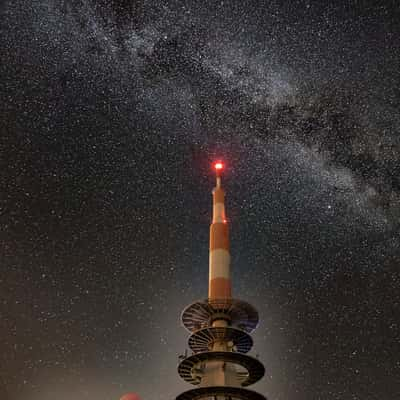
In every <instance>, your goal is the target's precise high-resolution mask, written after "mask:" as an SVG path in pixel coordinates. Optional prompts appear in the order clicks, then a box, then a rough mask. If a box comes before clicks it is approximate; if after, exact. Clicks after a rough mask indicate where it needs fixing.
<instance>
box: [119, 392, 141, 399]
mask: <svg viewBox="0 0 400 400" xmlns="http://www.w3.org/2000/svg"><path fill="white" fill-rule="evenodd" d="M119 400H141V399H140V396H139V395H138V394H136V393H126V394H124V395H123V396H122V397H121V398H120V399H119Z"/></svg>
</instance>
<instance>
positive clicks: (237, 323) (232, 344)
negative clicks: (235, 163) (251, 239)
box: [176, 161, 266, 400]
mask: <svg viewBox="0 0 400 400" xmlns="http://www.w3.org/2000/svg"><path fill="white" fill-rule="evenodd" d="M223 168H224V165H223V164H222V162H220V161H218V162H216V163H215V164H214V169H215V172H216V178H217V183H216V186H215V188H214V190H213V192H212V193H213V217H212V223H211V226H210V256H209V257H210V259H209V286H208V298H207V299H205V300H200V301H196V302H195V303H193V304H190V305H189V306H188V307H186V308H185V310H184V311H183V313H182V323H183V325H184V326H185V328H186V329H187V330H188V331H189V332H190V333H191V335H190V337H189V341H188V344H189V347H190V349H191V350H192V354H191V355H190V356H187V353H185V356H182V357H181V362H180V363H179V366H178V373H179V375H180V376H181V377H182V378H183V379H184V380H185V381H186V382H188V383H191V384H192V385H194V386H196V388H195V389H191V390H187V391H186V392H183V393H181V394H180V395H179V396H178V397H177V398H176V400H266V398H265V397H264V396H263V395H262V394H260V393H257V392H254V391H252V390H249V389H247V386H249V385H252V384H253V383H255V382H257V381H259V380H260V379H261V378H262V377H263V375H264V373H265V368H264V366H263V364H262V363H261V362H260V361H259V360H258V359H257V358H254V357H251V356H249V355H247V354H246V353H248V352H249V351H250V350H251V348H252V346H253V340H252V338H251V336H250V333H251V332H252V331H253V330H254V329H255V328H256V326H257V324H258V312H257V310H256V309H255V308H254V307H253V306H252V305H251V304H249V303H247V302H245V301H242V300H239V299H233V298H232V285H231V275H230V254H229V229H228V223H227V221H226V214H225V193H224V191H223V189H222V187H221V172H222V170H223Z"/></svg>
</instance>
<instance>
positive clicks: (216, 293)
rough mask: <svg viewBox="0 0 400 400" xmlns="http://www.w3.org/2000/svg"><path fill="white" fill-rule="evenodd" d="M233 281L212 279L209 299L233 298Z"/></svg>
mask: <svg viewBox="0 0 400 400" xmlns="http://www.w3.org/2000/svg"><path fill="white" fill-rule="evenodd" d="M231 295H232V294H231V280H230V279H226V278H214V279H211V281H210V285H209V292H208V297H209V298H210V299H225V298H230V297H231Z"/></svg>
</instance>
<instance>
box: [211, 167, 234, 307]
mask: <svg viewBox="0 0 400 400" xmlns="http://www.w3.org/2000/svg"><path fill="white" fill-rule="evenodd" d="M214 168H215V172H216V175H217V182H216V186H215V188H214V190H213V192H212V194H213V219H212V223H211V226H210V275H209V286H208V298H209V299H211V300H214V299H229V298H231V292H232V289H231V274H230V258H231V257H230V254H229V228H228V223H227V221H226V214H225V192H224V190H223V189H222V187H221V172H222V170H223V164H222V162H220V161H218V162H216V163H215V164H214Z"/></svg>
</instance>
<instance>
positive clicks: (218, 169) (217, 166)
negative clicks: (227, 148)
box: [214, 161, 224, 172]
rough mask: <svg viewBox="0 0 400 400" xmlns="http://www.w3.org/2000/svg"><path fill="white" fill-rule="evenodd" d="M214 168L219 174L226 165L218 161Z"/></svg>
mask: <svg viewBox="0 0 400 400" xmlns="http://www.w3.org/2000/svg"><path fill="white" fill-rule="evenodd" d="M214 168H215V170H216V171H217V172H219V171H221V170H222V169H223V168H224V164H222V162H221V161H217V162H216V163H215V164H214Z"/></svg>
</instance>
